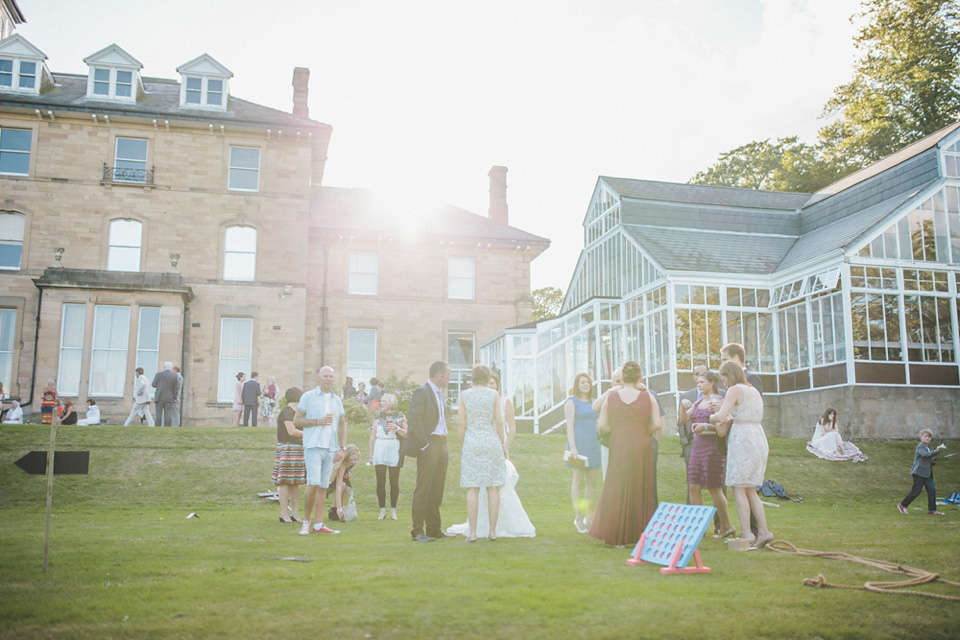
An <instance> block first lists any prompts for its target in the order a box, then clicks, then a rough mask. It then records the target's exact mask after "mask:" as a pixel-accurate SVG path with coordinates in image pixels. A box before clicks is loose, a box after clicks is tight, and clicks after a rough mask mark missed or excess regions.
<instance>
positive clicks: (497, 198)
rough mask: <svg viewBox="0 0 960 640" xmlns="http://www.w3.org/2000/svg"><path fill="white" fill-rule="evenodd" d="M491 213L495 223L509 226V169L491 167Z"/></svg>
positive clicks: (489, 174) (490, 215)
mask: <svg viewBox="0 0 960 640" xmlns="http://www.w3.org/2000/svg"><path fill="white" fill-rule="evenodd" d="M487 175H488V176H490V213H489V217H490V219H491V220H493V221H494V222H499V223H500V224H509V222H508V217H507V168H506V167H498V166H493V167H490V172H489V173H488V174H487Z"/></svg>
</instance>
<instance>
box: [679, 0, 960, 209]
mask: <svg viewBox="0 0 960 640" xmlns="http://www.w3.org/2000/svg"><path fill="white" fill-rule="evenodd" d="M855 17H859V18H860V19H861V20H863V21H864V26H863V27H862V28H861V30H860V32H859V33H858V35H857V36H856V38H855V39H854V42H855V45H856V48H857V51H858V52H859V58H858V60H857V62H856V64H855V66H854V72H853V78H852V79H851V80H850V82H847V83H845V84H842V85H840V86H839V87H837V88H836V89H835V90H834V93H833V96H832V97H831V98H830V100H828V101H827V104H826V105H825V106H824V110H823V116H822V117H824V118H825V119H830V121H829V122H828V123H827V124H826V125H824V126H823V127H822V128H821V129H820V131H819V134H818V141H817V143H816V144H814V145H809V144H805V143H803V142H800V141H799V140H798V139H797V137H796V136H793V137H785V138H779V139H777V141H776V142H775V143H772V142H770V140H761V141H755V142H750V143H748V144H745V145H742V146H740V147H737V148H736V149H733V150H732V151H727V152H725V153H722V154H720V157H719V159H718V160H717V162H716V163H715V164H714V165H713V166H711V167H709V168H708V169H706V170H705V171H700V172H698V173H697V174H696V175H695V176H694V177H693V178H692V179H691V180H690V182H691V183H692V184H713V185H721V186H732V187H747V188H752V189H770V190H776V191H800V192H806V193H811V192H814V191H817V190H818V189H821V188H822V187H824V186H826V185H828V184H830V183H831V182H834V181H835V180H837V179H839V178H841V177H843V176H844V175H847V174H848V173H850V172H852V171H855V170H857V169H860V168H861V167H864V166H867V165H868V164H870V163H872V162H875V161H877V160H879V159H880V158H883V157H884V156H887V155H889V154H891V153H893V152H895V151H897V150H898V149H900V148H902V147H904V146H906V145H908V144H910V143H912V142H915V141H917V140H919V139H920V138H923V137H924V136H926V135H929V134H931V133H933V132H934V131H937V130H938V129H941V128H943V127H945V126H947V125H948V124H950V123H952V122H954V121H956V120H957V119H958V118H960V2H958V0H864V2H863V3H862V4H861V10H860V12H859V13H858V14H857V16H855Z"/></svg>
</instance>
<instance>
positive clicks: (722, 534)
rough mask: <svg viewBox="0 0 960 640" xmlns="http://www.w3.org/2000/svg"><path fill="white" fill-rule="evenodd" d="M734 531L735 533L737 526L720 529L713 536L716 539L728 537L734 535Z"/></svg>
mask: <svg viewBox="0 0 960 640" xmlns="http://www.w3.org/2000/svg"><path fill="white" fill-rule="evenodd" d="M736 533H737V528H736V527H733V526H731V527H730V528H729V529H727V530H726V531H721V532H720V533H718V534H716V535H714V536H713V537H714V539H716V540H723V539H724V538H729V537H730V536H732V535H736Z"/></svg>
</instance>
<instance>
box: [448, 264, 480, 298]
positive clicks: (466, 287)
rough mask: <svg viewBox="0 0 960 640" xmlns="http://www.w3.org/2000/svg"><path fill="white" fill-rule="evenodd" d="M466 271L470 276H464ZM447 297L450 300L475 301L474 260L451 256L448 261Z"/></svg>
mask: <svg viewBox="0 0 960 640" xmlns="http://www.w3.org/2000/svg"><path fill="white" fill-rule="evenodd" d="M468 271H469V272H470V275H466V273H467V272H468ZM468 291H469V292H468ZM447 297H448V298H449V299H451V300H476V299H477V259H476V258H471V257H466V256H452V257H450V258H449V259H448V261H447Z"/></svg>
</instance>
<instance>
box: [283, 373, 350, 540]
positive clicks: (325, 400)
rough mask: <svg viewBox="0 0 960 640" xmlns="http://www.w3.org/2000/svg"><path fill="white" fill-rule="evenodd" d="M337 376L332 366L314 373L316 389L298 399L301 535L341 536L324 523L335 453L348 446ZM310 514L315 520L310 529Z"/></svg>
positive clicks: (296, 415)
mask: <svg viewBox="0 0 960 640" xmlns="http://www.w3.org/2000/svg"><path fill="white" fill-rule="evenodd" d="M335 380H336V376H335V374H334V372H333V369H332V368H331V367H322V368H321V369H320V372H319V373H318V374H317V387H316V388H315V389H311V390H310V391H307V392H306V393H304V394H303V395H302V396H301V397H300V402H299V403H298V404H297V413H296V414H295V416H294V418H293V424H294V426H295V427H298V428H299V429H302V430H303V458H304V462H305V463H306V466H307V489H306V491H305V493H304V500H305V501H306V505H305V506H304V509H303V526H302V527H301V528H300V535H304V536H305V535H307V534H310V533H340V532H339V531H336V530H334V529H330V528H328V527H326V526H324V524H323V513H324V509H325V508H326V503H327V487H329V486H330V474H331V473H332V472H333V457H334V454H335V453H336V452H337V451H338V450H339V449H342V448H343V447H345V446H346V444H347V422H346V420H345V419H344V410H343V402H342V401H341V400H340V398H339V396H337V395H336V394H335V393H333V383H334V381H335ZM311 512H313V514H314V516H315V517H316V519H317V521H316V522H315V523H314V524H313V527H312V528H311V526H310V517H311Z"/></svg>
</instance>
